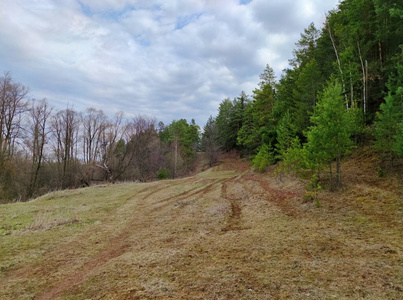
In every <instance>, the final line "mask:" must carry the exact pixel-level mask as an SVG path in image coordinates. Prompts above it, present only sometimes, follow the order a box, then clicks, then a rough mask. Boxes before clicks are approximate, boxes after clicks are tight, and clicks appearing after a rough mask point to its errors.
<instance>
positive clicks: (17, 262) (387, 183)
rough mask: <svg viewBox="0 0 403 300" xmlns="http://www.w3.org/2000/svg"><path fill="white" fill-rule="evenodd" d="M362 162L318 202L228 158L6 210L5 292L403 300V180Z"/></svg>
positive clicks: (19, 295) (288, 182)
mask: <svg viewBox="0 0 403 300" xmlns="http://www.w3.org/2000/svg"><path fill="white" fill-rule="evenodd" d="M360 161H361V160H360V159H359V155H356V157H353V158H352V159H351V160H349V161H348V162H347V163H345V164H344V170H345V174H346V182H347V184H346V186H345V188H344V190H343V191H339V192H337V193H322V194H321V195H320V203H321V206H320V207H319V208H315V207H314V204H313V203H310V202H306V201H304V200H303V199H304V197H303V194H304V188H303V186H304V184H303V183H302V182H300V181H298V180H297V179H295V178H291V177H284V176H283V177H282V178H281V180H280V179H278V178H275V177H273V176H271V175H270V174H271V173H272V172H269V173H268V174H265V175H260V174H256V173H254V172H253V171H251V170H250V169H249V167H248V166H247V164H246V163H245V162H241V161H239V160H235V159H228V158H227V159H225V160H224V161H223V163H222V164H220V165H219V166H216V167H214V168H212V169H208V170H207V171H204V172H202V173H199V174H197V175H195V176H192V177H189V178H184V179H179V180H175V181H173V180H166V181H160V182H154V183H145V184H129V183H127V184H119V185H105V186H97V187H92V188H85V189H79V190H72V191H61V192H55V193H52V194H48V195H46V196H44V197H41V198H39V199H37V200H35V201H32V202H30V203H17V204H7V205H2V206H0V218H1V219H0V234H1V236H0V242H1V247H0V271H1V273H0V285H1V286H2V289H0V298H1V299H32V298H35V299H55V298H61V299H155V298H162V299H304V298H305V299H364V298H365V299H401V298H402V297H403V197H402V196H403V195H402V190H403V189H402V179H401V177H400V179H399V176H389V177H387V178H384V179H379V178H377V174H376V169H375V168H374V166H373V165H366V166H364V165H361V164H360ZM367 161H370V160H367ZM347 174H348V175H347ZM375 182H376V185H375V184H374V183H375Z"/></svg>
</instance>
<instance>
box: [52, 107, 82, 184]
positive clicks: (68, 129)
mask: <svg viewBox="0 0 403 300" xmlns="http://www.w3.org/2000/svg"><path fill="white" fill-rule="evenodd" d="M79 126H80V122H79V117H78V113H77V112H76V111H75V110H73V109H72V108H67V109H65V110H62V111H59V112H58V113H57V114H56V115H54V116H53V118H52V122H51V127H52V136H53V139H54V145H53V151H54V155H55V158H56V160H57V162H58V169H59V180H60V183H61V186H62V188H66V187H71V186H75V183H74V180H73V176H74V169H75V168H74V167H75V164H76V163H77V161H76V160H77V152H78V150H77V146H78V131H79Z"/></svg>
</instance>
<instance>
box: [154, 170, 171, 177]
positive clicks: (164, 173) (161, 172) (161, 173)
mask: <svg viewBox="0 0 403 300" xmlns="http://www.w3.org/2000/svg"><path fill="white" fill-rule="evenodd" d="M169 176H170V174H169V170H168V169H167V168H163V169H162V168H161V169H159V170H158V172H157V178H158V179H167V178H169Z"/></svg>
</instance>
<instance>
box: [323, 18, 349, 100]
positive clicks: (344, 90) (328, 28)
mask: <svg viewBox="0 0 403 300" xmlns="http://www.w3.org/2000/svg"><path fill="white" fill-rule="evenodd" d="M327 30H328V31H329V36H330V39H331V41H332V45H333V49H334V53H335V54H336V59H337V65H338V66H339V71H340V74H341V82H342V85H343V92H344V100H345V101H346V107H347V108H348V101H347V94H346V93H345V92H346V84H345V83H344V76H343V70H342V68H341V62H340V58H339V53H338V52H337V48H336V43H335V41H334V38H333V34H332V30H331V29H330V25H329V24H327Z"/></svg>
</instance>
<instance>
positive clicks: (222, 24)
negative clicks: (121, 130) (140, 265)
mask: <svg viewBox="0 0 403 300" xmlns="http://www.w3.org/2000/svg"><path fill="white" fill-rule="evenodd" d="M337 4H338V0H0V73H4V72H6V71H9V72H10V73H11V75H12V77H13V78H14V80H15V81H17V82H21V83H22V84H24V85H26V86H28V87H29V88H30V93H29V97H30V98H36V99H42V98H46V99H48V101H49V103H50V104H51V105H52V106H53V107H55V108H56V109H65V108H66V107H68V106H69V107H73V108H74V109H76V110H77V111H84V110H85V109H86V108H88V107H94V108H96V109H102V110H103V111H104V112H105V113H106V114H107V115H110V116H112V115H113V114H114V113H116V112H119V111H123V112H124V113H125V115H126V117H129V118H130V117H134V116H136V115H140V114H141V115H145V116H150V117H153V118H155V119H156V120H157V121H163V122H164V123H170V122H171V121H172V120H179V119H182V118H185V119H187V120H188V121H190V120H191V119H195V120H196V123H197V124H199V125H201V126H203V125H204V124H205V123H206V121H207V119H208V117H209V116H210V115H213V116H216V115H217V113H218V107H219V103H220V102H221V101H222V100H223V99H225V98H227V97H229V98H231V99H232V98H234V97H237V96H238V95H239V94H240V93H241V91H245V92H246V93H247V94H249V95H250V94H252V91H253V90H254V89H255V88H256V87H257V85H258V83H259V74H261V73H262V72H263V71H264V69H265V66H266V64H269V65H270V66H271V67H272V68H273V69H274V71H275V73H276V74H277V76H278V77H280V75H281V72H282V70H283V69H285V68H287V67H288V60H289V59H291V58H292V51H293V49H294V48H295V43H296V42H297V41H298V39H299V38H300V34H301V33H302V32H303V30H304V28H307V27H308V26H309V24H310V23H311V22H314V23H315V26H316V27H318V28H320V27H321V26H322V25H323V23H324V21H325V14H326V13H327V12H328V11H329V10H331V9H334V8H336V7H337Z"/></svg>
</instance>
